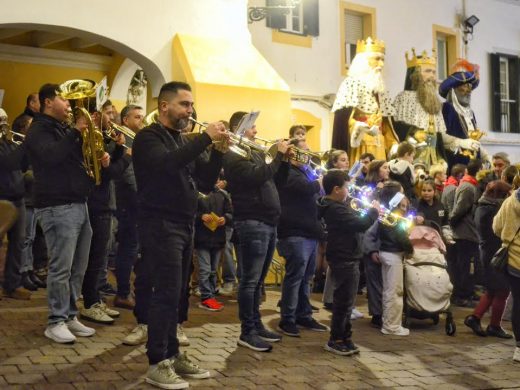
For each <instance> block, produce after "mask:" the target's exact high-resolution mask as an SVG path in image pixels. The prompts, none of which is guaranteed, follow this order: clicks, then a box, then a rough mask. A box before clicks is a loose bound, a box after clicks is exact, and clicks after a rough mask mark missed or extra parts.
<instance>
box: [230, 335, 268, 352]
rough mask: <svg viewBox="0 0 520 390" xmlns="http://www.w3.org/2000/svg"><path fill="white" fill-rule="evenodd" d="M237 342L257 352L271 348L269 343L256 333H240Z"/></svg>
mask: <svg viewBox="0 0 520 390" xmlns="http://www.w3.org/2000/svg"><path fill="white" fill-rule="evenodd" d="M237 344H238V345H241V346H243V347H247V348H249V349H252V350H253V351H257V352H269V351H270V350H271V349H273V346H272V345H271V344H269V343H267V342H265V341H264V340H262V339H261V338H260V337H259V336H258V335H256V334H250V335H240V337H239V339H238V342H237Z"/></svg>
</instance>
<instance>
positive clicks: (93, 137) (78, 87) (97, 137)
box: [57, 79, 105, 185]
mask: <svg viewBox="0 0 520 390" xmlns="http://www.w3.org/2000/svg"><path fill="white" fill-rule="evenodd" d="M57 94H58V95H59V96H61V97H62V98H63V99H67V100H73V101H74V103H75V107H74V109H73V110H72V112H71V116H70V122H71V125H73V123H74V122H76V121H77V120H78V119H79V118H84V119H85V120H86V122H87V129H86V130H84V131H82V132H81V137H82V139H83V144H82V152H83V166H84V168H85V171H86V172H87V174H88V175H89V176H90V177H91V178H92V179H94V181H95V183H96V185H99V184H101V163H100V161H99V160H100V159H101V157H103V154H104V153H105V145H104V141H103V133H102V132H101V131H100V130H99V129H98V128H97V127H96V125H95V124H94V122H93V121H92V117H91V116H90V114H89V112H88V110H87V109H85V106H87V107H88V104H89V100H90V99H94V101H95V99H96V84H95V83H94V82H93V81H91V80H82V79H75V80H68V81H65V82H64V83H63V84H61V85H60V88H59V90H58V91H57Z"/></svg>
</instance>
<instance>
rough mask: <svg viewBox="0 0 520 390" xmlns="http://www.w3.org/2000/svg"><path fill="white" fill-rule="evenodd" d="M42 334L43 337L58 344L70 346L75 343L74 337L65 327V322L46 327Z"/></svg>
mask: <svg viewBox="0 0 520 390" xmlns="http://www.w3.org/2000/svg"><path fill="white" fill-rule="evenodd" d="M43 334H44V335H45V337H47V338H49V339H51V340H53V341H56V342H57V343H60V344H72V343H73V342H74V341H76V336H74V335H73V334H72V333H71V332H70V330H69V328H68V327H67V325H65V321H60V322H58V323H56V324H51V325H49V326H47V328H46V329H45V332H44V333H43Z"/></svg>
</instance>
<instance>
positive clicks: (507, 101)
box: [490, 53, 520, 133]
mask: <svg viewBox="0 0 520 390" xmlns="http://www.w3.org/2000/svg"><path fill="white" fill-rule="evenodd" d="M519 60H520V59H519V57H516V56H512V55H507V54H500V53H496V54H490V62H491V97H492V108H493V115H492V117H493V130H494V131H499V132H502V133H519V132H520V123H519V120H520V118H519V112H520V110H519V105H520V103H519V81H518V79H519Z"/></svg>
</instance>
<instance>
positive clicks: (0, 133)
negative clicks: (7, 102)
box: [0, 124, 25, 145]
mask: <svg viewBox="0 0 520 390" xmlns="http://www.w3.org/2000/svg"><path fill="white" fill-rule="evenodd" d="M14 136H17V137H19V138H21V139H22V141H23V140H25V135H24V134H22V133H17V132H16V131H13V130H11V127H9V125H8V124H2V126H1V127H0V139H2V138H4V139H5V140H6V141H9V142H12V143H14V144H16V145H20V144H21V143H22V141H17V140H15V139H14Z"/></svg>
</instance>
